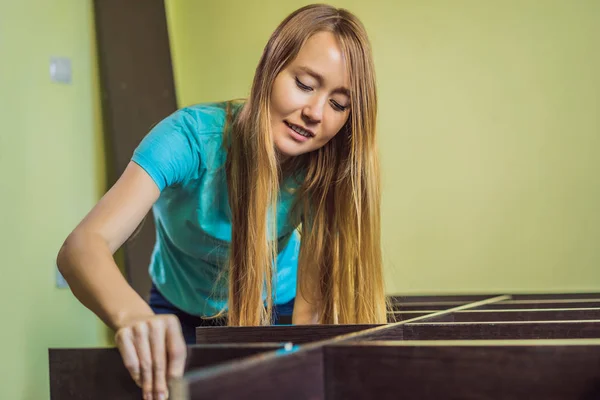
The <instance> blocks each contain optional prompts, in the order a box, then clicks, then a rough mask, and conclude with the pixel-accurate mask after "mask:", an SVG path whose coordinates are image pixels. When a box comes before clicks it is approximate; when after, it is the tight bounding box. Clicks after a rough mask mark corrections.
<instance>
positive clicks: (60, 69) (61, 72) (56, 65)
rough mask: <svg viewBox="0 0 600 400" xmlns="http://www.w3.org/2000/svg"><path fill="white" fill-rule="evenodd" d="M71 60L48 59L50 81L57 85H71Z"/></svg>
mask: <svg viewBox="0 0 600 400" xmlns="http://www.w3.org/2000/svg"><path fill="white" fill-rule="evenodd" d="M71 76H72V73H71V59H70V58H66V57H51V58H50V79H51V80H52V82H57V83H66V84H69V83H71Z"/></svg>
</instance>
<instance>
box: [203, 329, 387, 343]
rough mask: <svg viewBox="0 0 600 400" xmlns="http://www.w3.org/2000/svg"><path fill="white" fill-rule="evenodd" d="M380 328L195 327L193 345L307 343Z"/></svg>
mask: <svg viewBox="0 0 600 400" xmlns="http://www.w3.org/2000/svg"><path fill="white" fill-rule="evenodd" d="M376 326H381V325H282V326H277V325H274V326H261V327H245V326H244V327H235V326H231V327H229V326H214V327H213V326H206V327H198V328H196V343H198V344H200V343H204V344H209V343H256V342H259V343H260V342H273V343H287V342H291V343H309V342H315V341H320V340H325V339H331V338H334V337H336V336H339V335H344V334H347V333H352V332H359V331H362V330H365V329H369V328H373V327H376Z"/></svg>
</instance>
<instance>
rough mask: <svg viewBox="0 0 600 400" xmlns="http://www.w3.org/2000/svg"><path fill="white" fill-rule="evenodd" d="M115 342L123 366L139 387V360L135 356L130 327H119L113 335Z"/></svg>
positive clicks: (140, 384) (135, 351)
mask: <svg viewBox="0 0 600 400" xmlns="http://www.w3.org/2000/svg"><path fill="white" fill-rule="evenodd" d="M115 342H116V344H117V347H118V348H119V353H120V354H121V358H122V359H123V363H124V364H125V368H127V371H129V374H130V375H131V378H132V379H133V380H134V381H135V383H136V384H137V385H138V386H139V387H141V386H142V382H141V380H140V361H139V359H138V356H137V350H136V349H135V344H134V340H133V332H132V331H131V329H130V328H123V329H120V330H119V331H118V332H117V334H116V335H115Z"/></svg>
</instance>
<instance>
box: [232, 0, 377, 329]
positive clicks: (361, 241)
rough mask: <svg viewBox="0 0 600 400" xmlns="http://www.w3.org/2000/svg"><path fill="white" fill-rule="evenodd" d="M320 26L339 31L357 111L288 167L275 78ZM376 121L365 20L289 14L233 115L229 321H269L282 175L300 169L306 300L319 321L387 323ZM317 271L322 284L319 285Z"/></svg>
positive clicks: (323, 12)
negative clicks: (276, 118)
mask: <svg viewBox="0 0 600 400" xmlns="http://www.w3.org/2000/svg"><path fill="white" fill-rule="evenodd" d="M320 31H328V32H332V33H333V34H334V35H335V36H336V37H337V38H338V40H339V44H340V47H341V49H342V51H343V53H344V54H345V55H346V59H347V66H348V73H349V77H350V90H351V96H350V97H351V100H350V115H349V118H348V121H347V123H346V124H345V125H344V126H343V128H342V129H341V130H340V132H338V133H337V134H336V136H335V137H334V138H333V139H332V140H331V141H329V142H328V143H327V144H326V145H325V146H323V147H322V148H320V149H318V150H315V151H313V152H310V153H307V154H304V155H302V156H299V157H295V158H292V159H291V160H290V161H289V162H287V164H285V166H284V168H282V167H280V165H279V163H278V159H277V157H278V156H277V153H276V150H275V146H274V143H273V138H272V135H271V125H270V120H271V118H270V110H269V105H270V100H271V88H272V83H273V82H274V81H275V78H276V76H277V75H278V74H279V73H280V72H281V71H282V70H283V69H284V68H285V67H286V66H287V65H288V64H289V63H290V62H291V61H292V60H293V59H294V58H295V57H296V55H297V54H298V52H299V51H300V48H301V47H302V46H303V44H304V43H305V42H306V40H307V39H308V38H309V37H310V36H311V35H313V34H315V33H317V32H320ZM376 119H377V91H376V85H375V70H374V66H373V60H372V55H371V47H370V43H369V40H368V37H367V34H366V32H365V29H364V27H363V25H362V24H361V22H360V21H359V20H358V19H357V18H356V17H355V16H354V15H353V14H351V13H350V12H349V11H347V10H344V9H336V8H334V7H331V6H328V5H320V4H317V5H310V6H305V7H303V8H300V9H298V10H297V11H295V12H293V13H292V14H290V15H289V16H288V17H287V18H286V19H285V20H284V21H283V22H282V23H281V24H280V25H279V26H278V27H277V29H276V30H275V31H274V33H273V34H272V35H271V38H270V39H269V41H268V43H267V45H266V47H265V49H264V51H263V54H262V57H261V59H260V61H259V64H258V67H257V69H256V73H255V76H254V81H253V84H252V89H251V92H250V96H249V98H248V99H247V101H246V103H245V104H244V105H243V107H242V108H241V110H240V111H239V114H238V115H237V116H236V118H235V119H234V120H232V122H231V134H230V136H229V140H228V144H227V146H228V155H227V161H226V173H227V186H228V191H229V205H230V208H231V217H232V240H231V247H230V254H229V276H228V278H229V299H228V324H229V325H231V326H248V325H266V324H269V323H271V313H272V307H273V299H272V291H273V288H272V278H273V263H274V261H275V260H276V256H277V230H276V227H277V224H276V219H275V215H276V212H275V210H276V207H277V200H278V194H279V190H280V182H281V181H282V178H283V177H284V176H285V175H287V174H288V172H289V171H292V172H297V171H300V170H302V171H304V177H305V178H304V181H303V182H302V183H301V185H300V188H299V189H298V191H297V192H296V194H297V198H296V199H297V202H296V204H295V207H294V209H293V215H290V218H294V215H296V216H298V219H300V218H301V221H302V223H301V225H300V226H301V228H300V232H301V249H300V255H299V261H298V280H299V284H300V285H301V286H300V288H301V291H302V293H303V294H304V297H305V298H307V299H309V300H310V301H311V302H314V306H315V309H316V310H317V311H318V315H319V322H320V323H324V324H335V323H345V324H351V323H385V322H386V301H385V291H384V283H383V272H382V257H381V249H380V211H379V208H380V177H379V159H378V152H377V147H376V137H375V133H376ZM309 277H316V278H317V279H318V280H319V281H318V282H317V284H316V285H315V282H314V279H313V282H312V284H311V282H309ZM264 295H266V300H264V299H263V296H264Z"/></svg>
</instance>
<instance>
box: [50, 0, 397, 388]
mask: <svg viewBox="0 0 600 400" xmlns="http://www.w3.org/2000/svg"><path fill="white" fill-rule="evenodd" d="M374 75H375V74H374V67H373V61H372V56H371V50H370V44H369V41H368V38H367V35H366V33H365V30H364V28H363V26H362V24H361V23H360V21H359V20H358V19H357V18H356V17H355V16H354V15H353V14H351V13H350V12H348V11H346V10H343V9H336V8H333V7H330V6H326V5H312V6H306V7H303V8H301V9H299V10H297V11H295V12H294V13H292V14H291V15H289V16H288V17H287V18H286V19H285V20H284V21H283V22H282V23H281V24H280V25H279V26H278V27H277V29H276V30H275V32H274V33H273V34H272V36H271V38H270V40H269V41H268V43H267V45H266V47H265V49H264V52H263V54H262V57H261V59H260V62H259V64H258V67H257V69H256V74H255V77H254V81H253V84H252V88H251V92H250V96H249V97H248V99H247V100H245V101H225V102H217V103H211V104H201V105H194V106H190V107H186V108H183V109H181V110H179V111H177V112H175V113H174V114H172V115H171V116H169V117H167V118H166V119H164V120H163V121H161V122H160V123H159V124H157V126H155V127H154V128H153V129H152V130H151V131H150V132H149V133H148V135H147V136H146V137H145V138H144V139H143V141H142V142H141V143H140V144H139V146H138V148H137V149H136V151H135V153H134V154H133V157H132V160H131V162H130V164H129V165H128V167H127V168H126V170H125V171H124V173H123V175H122V176H121V177H120V179H119V180H118V181H117V182H116V184H115V185H114V186H113V187H112V188H111V189H110V190H109V191H108V192H107V193H106V195H105V196H104V197H103V198H102V199H101V200H100V202H99V203H98V204H97V205H96V206H95V207H94V208H93V209H92V211H91V212H90V213H89V214H88V215H87V216H86V217H85V219H84V220H83V221H82V222H81V223H80V224H79V225H78V226H77V227H76V228H75V230H74V231H73V232H72V233H71V234H70V235H69V237H68V238H67V240H66V241H65V243H64V245H63V247H62V248H61V250H60V253H59V255H58V265H59V267H60V270H61V272H62V273H63V274H64V276H65V278H66V279H67V281H68V282H69V285H70V286H71V288H72V290H73V293H74V294H75V296H77V298H78V299H79V300H80V301H81V302H82V303H83V304H84V305H85V306H86V307H88V308H89V309H91V310H92V311H93V312H94V313H96V314H97V315H98V316H99V317H100V318H101V319H102V320H103V321H105V322H106V323H107V324H108V325H109V326H110V327H112V328H114V329H115V330H116V342H117V345H118V347H119V350H120V352H121V355H122V357H123V359H124V362H125V365H126V367H127V368H128V370H129V372H130V373H131V375H132V377H133V379H134V380H135V381H136V382H137V383H138V385H140V386H141V387H142V389H143V392H144V395H145V398H146V399H149V398H153V399H160V398H164V396H165V393H166V388H167V385H166V380H167V379H168V378H169V377H172V376H179V375H181V374H182V372H183V368H184V360H185V356H186V355H185V341H187V342H188V343H193V341H194V328H195V327H196V326H200V325H206V324H216V323H227V324H228V325H231V326H241V325H245V326H248V325H266V324H270V323H273V322H274V320H275V319H276V318H278V316H279V315H282V314H285V313H286V311H287V313H291V314H292V321H293V323H294V324H316V323H321V324H337V323H344V324H352V323H385V322H386V304H385V295H384V287H383V286H384V285H383V278H382V266H381V251H380V216H379V204H380V188H379V170H378V155H377V149H376V140H375V122H376V114H377V95H376V87H375V76H374ZM151 207H153V211H154V216H155V220H156V238H157V241H156V245H155V248H154V252H153V255H152V260H151V264H150V275H151V278H152V281H153V288H152V293H151V296H150V302H149V304H148V303H146V302H145V301H144V300H143V299H142V298H141V297H140V296H138V295H137V294H136V292H135V291H134V290H133V289H132V288H131V287H130V286H129V285H128V284H127V282H126V280H125V279H124V278H123V276H122V275H121V274H120V272H119V270H118V269H117V266H116V265H115V262H114V259H113V254H114V252H115V251H116V250H117V249H118V248H119V247H120V246H121V245H122V244H123V242H124V241H125V240H127V239H128V238H129V237H130V236H131V235H132V233H133V232H134V230H135V228H136V227H137V226H139V224H140V222H141V221H142V220H143V218H144V216H145V215H146V214H147V212H148V211H149V210H150V208H151ZM292 310H293V311H292ZM184 338H185V340H184Z"/></svg>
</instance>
